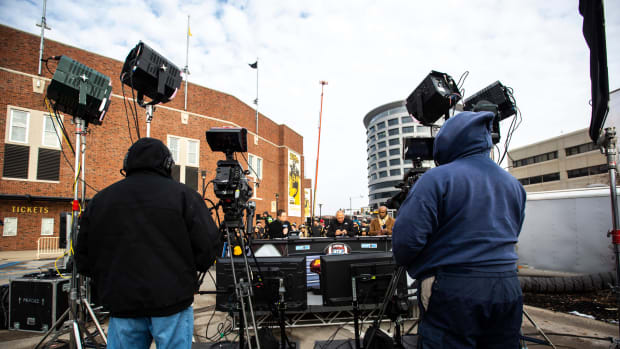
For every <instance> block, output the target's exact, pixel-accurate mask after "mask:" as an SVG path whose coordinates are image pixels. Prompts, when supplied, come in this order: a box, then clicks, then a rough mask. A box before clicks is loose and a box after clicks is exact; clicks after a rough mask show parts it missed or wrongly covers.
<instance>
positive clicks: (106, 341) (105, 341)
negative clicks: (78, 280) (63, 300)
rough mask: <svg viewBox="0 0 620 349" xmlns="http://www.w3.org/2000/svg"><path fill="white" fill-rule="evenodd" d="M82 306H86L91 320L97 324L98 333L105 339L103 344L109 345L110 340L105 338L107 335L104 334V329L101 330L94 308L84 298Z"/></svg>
mask: <svg viewBox="0 0 620 349" xmlns="http://www.w3.org/2000/svg"><path fill="white" fill-rule="evenodd" d="M82 304H84V305H85V306H86V310H88V314H90V317H91V319H93V322H94V323H95V327H97V331H98V332H99V334H100V335H101V338H103V342H104V343H105V344H106V345H107V344H108V338H107V337H106V336H105V333H104V332H103V329H102V328H101V324H100V323H99V320H97V316H95V312H94V311H93V308H91V307H90V304H89V303H88V301H87V300H86V298H82Z"/></svg>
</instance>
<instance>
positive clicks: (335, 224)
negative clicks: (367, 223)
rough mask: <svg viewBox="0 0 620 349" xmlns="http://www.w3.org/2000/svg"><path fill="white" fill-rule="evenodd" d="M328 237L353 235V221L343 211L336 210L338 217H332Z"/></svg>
mask: <svg viewBox="0 0 620 349" xmlns="http://www.w3.org/2000/svg"><path fill="white" fill-rule="evenodd" d="M326 235H327V236H328V237H346V236H350V237H353V236H355V234H354V233H353V222H352V221H351V220H350V219H349V218H346V217H345V216H344V212H343V211H338V212H336V219H332V220H331V221H330V222H329V228H327V234H326Z"/></svg>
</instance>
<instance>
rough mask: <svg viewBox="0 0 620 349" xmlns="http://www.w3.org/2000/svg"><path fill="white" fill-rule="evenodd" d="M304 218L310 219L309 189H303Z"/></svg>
mask: <svg viewBox="0 0 620 349" xmlns="http://www.w3.org/2000/svg"><path fill="white" fill-rule="evenodd" d="M304 217H310V188H305V189H304Z"/></svg>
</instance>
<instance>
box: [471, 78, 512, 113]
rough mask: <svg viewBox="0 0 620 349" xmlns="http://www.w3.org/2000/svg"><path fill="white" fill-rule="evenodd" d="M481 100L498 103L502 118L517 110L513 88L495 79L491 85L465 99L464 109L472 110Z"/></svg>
mask: <svg viewBox="0 0 620 349" xmlns="http://www.w3.org/2000/svg"><path fill="white" fill-rule="evenodd" d="M479 102H487V103H490V104H495V105H497V110H498V116H499V119H500V120H504V119H506V118H508V117H510V116H512V115H514V114H515V113H516V112H517V110H516V107H515V104H514V100H513V98H512V93H511V90H510V89H508V88H507V87H505V86H504V85H502V83H501V82H499V81H495V82H494V83H492V84H491V85H489V86H487V87H485V88H483V89H482V90H480V91H478V92H476V93H474V94H473V95H472V96H471V97H468V98H467V99H465V102H464V103H463V110H467V111H472V110H474V109H475V107H476V104H477V103H479Z"/></svg>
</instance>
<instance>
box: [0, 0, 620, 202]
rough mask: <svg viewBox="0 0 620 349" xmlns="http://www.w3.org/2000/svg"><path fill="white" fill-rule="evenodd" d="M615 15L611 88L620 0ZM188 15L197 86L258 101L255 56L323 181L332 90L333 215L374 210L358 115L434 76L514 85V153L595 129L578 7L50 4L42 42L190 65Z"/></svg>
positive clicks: (561, 3) (25, 17)
mask: <svg viewBox="0 0 620 349" xmlns="http://www.w3.org/2000/svg"><path fill="white" fill-rule="evenodd" d="M605 5H606V25H607V45H608V46H607V52H608V64H609V77H610V89H611V90H614V89H617V88H619V87H620V1H616V0H614V1H605ZM41 10H42V1H11V0H0V22H1V23H3V24H6V25H9V26H12V27H16V28H18V29H21V30H24V31H27V32H31V33H35V34H38V33H39V28H37V27H36V26H35V23H37V22H39V21H40V17H41ZM188 14H189V15H191V19H190V21H191V22H190V23H191V32H192V34H193V36H192V37H191V38H190V49H189V67H190V71H191V73H192V74H191V76H190V81H191V82H193V83H197V84H199V85H202V86H206V87H209V88H212V89H216V90H219V91H223V92H226V93H229V94H232V95H234V96H236V97H238V98H239V99H241V100H242V101H244V102H245V103H247V104H249V105H252V101H253V100H254V98H255V94H256V80H255V79H256V74H255V71H254V70H252V69H250V68H249V67H248V65H247V64H248V63H252V62H254V61H255V60H256V57H259V67H260V71H259V74H260V76H259V79H260V80H259V85H260V87H259V99H260V103H259V110H260V111H261V112H262V113H264V114H265V115H266V116H268V117H269V118H270V119H272V120H274V121H275V122H278V123H284V124H287V125H289V126H290V127H291V128H293V129H294V130H295V131H297V132H298V133H300V134H301V135H302V136H303V137H304V155H305V160H306V168H305V170H306V171H305V172H306V173H305V174H306V177H308V178H312V179H313V180H314V170H315V161H316V151H317V135H318V119H319V106H320V93H321V86H320V85H319V80H327V81H328V82H329V85H327V86H326V87H325V99H324V105H323V129H322V134H321V141H322V142H321V155H320V164H319V181H318V182H319V187H318V200H317V202H318V203H323V204H324V205H323V213H331V212H332V211H334V210H336V209H337V208H338V207H347V208H348V206H349V197H353V199H352V201H353V206H354V207H356V206H357V207H359V206H360V205H362V204H366V203H367V200H368V199H367V198H368V188H367V186H368V182H367V170H366V167H367V161H366V157H367V154H366V134H365V128H364V125H363V123H362V119H363V117H364V115H366V113H368V112H369V111H370V110H372V109H373V108H375V107H377V106H379V105H382V104H385V103H388V102H392V101H396V100H402V99H404V98H406V97H407V96H408V95H409V93H410V92H411V91H412V90H413V89H414V88H415V87H416V86H417V85H418V83H419V82H420V81H421V80H422V79H423V78H424V77H425V76H426V75H427V74H428V72H430V71H431V70H438V71H441V72H445V73H448V74H450V75H452V76H453V77H454V78H455V79H458V77H459V76H460V75H461V74H462V73H463V72H464V71H469V72H470V74H469V77H468V78H467V81H466V82H465V86H464V87H465V90H466V91H465V93H466V95H467V94H471V93H473V92H475V91H478V90H479V89H481V88H483V87H485V86H486V85H488V84H490V83H491V82H493V81H495V80H500V81H501V82H502V83H503V84H505V85H507V86H510V87H512V88H514V94H515V97H516V100H517V104H518V106H519V108H520V109H521V111H522V114H523V123H522V125H521V127H520V128H519V129H518V130H517V132H516V134H515V135H514V137H513V141H512V144H511V147H512V148H514V147H519V146H523V145H527V144H529V143H533V142H537V141H541V140H543V139H546V138H550V137H554V136H558V135H560V134H562V133H567V132H570V131H574V130H578V129H581V128H586V127H588V126H589V118H590V106H589V104H588V103H589V100H590V80H589V53H588V52H589V51H588V48H587V45H586V43H585V40H584V38H583V34H582V31H581V29H582V24H583V18H582V17H581V16H580V15H579V12H578V0H555V1H535V0H532V1H524V0H521V1H498V0H486V1H482V0H469V1H458V0H452V1H421V0H420V1H413V0H403V1H389V0H383V1H367V0H355V1H353V0H351V1H318V0H313V1H310V0H308V1H292V0H286V1H277V0H269V1H262V0H261V1H210V0H199V1H176V0H155V1H144V0H97V1H86V0H73V1H72V0H51V1H49V2H48V4H47V23H48V25H49V26H50V27H51V28H52V30H51V31H47V32H46V37H48V38H51V39H54V40H57V41H61V42H64V43H67V44H70V45H74V46H77V47H80V48H83V49H86V50H89V51H92V52H95V53H98V54H102V55H104V56H108V57H112V58H115V59H118V60H121V61H123V60H124V59H125V57H126V56H127V53H128V52H129V50H130V49H131V48H132V47H133V46H135V45H136V44H137V43H138V41H139V40H143V41H144V42H146V43H148V44H149V45H150V46H152V47H153V48H154V49H155V50H157V51H158V52H160V53H161V54H163V55H164V56H165V57H167V58H168V59H170V60H171V61H173V62H174V63H176V65H178V66H179V67H183V66H184V65H185V37H186V28H187V15H188ZM507 122H509V121H505V123H507ZM502 125H504V126H505V127H507V126H508V125H507V124H504V122H503V123H502ZM212 173H213V172H212ZM360 195H362V196H363V198H360ZM317 209H318V208H317Z"/></svg>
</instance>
